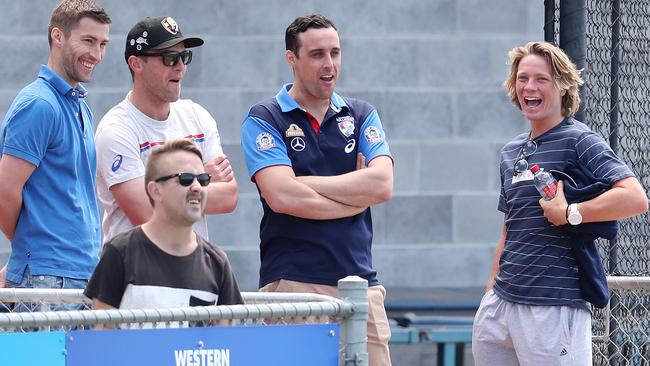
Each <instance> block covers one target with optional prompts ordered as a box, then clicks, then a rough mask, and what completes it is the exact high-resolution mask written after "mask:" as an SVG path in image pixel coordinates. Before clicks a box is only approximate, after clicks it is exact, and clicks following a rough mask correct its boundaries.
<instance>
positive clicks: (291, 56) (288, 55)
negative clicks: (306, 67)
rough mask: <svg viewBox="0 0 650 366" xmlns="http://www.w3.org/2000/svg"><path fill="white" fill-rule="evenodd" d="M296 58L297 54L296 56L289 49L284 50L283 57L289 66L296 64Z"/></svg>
mask: <svg viewBox="0 0 650 366" xmlns="http://www.w3.org/2000/svg"><path fill="white" fill-rule="evenodd" d="M297 58H298V56H296V54H295V53H293V51H291V50H286V51H285V52H284V59H285V60H287V63H288V64H289V66H291V68H293V67H294V66H295V65H296V59H297Z"/></svg>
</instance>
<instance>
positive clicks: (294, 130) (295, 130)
mask: <svg viewBox="0 0 650 366" xmlns="http://www.w3.org/2000/svg"><path fill="white" fill-rule="evenodd" d="M284 135H285V136H286V137H298V136H302V137H304V136H305V133H304V132H303V130H302V129H300V127H298V125H297V124H295V123H292V124H290V125H289V128H287V130H286V131H285V132H284Z"/></svg>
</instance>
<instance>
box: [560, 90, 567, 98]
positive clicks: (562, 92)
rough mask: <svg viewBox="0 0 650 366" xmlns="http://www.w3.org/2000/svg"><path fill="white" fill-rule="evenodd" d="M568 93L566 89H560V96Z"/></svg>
mask: <svg viewBox="0 0 650 366" xmlns="http://www.w3.org/2000/svg"><path fill="white" fill-rule="evenodd" d="M565 95H566V89H562V90H560V96H561V97H563V96H565Z"/></svg>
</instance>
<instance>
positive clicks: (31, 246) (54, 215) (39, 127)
mask: <svg viewBox="0 0 650 366" xmlns="http://www.w3.org/2000/svg"><path fill="white" fill-rule="evenodd" d="M85 96H86V89H84V88H83V86H81V85H78V86H77V87H76V88H73V87H72V86H71V85H70V84H68V82H66V81H65V80H64V79H62V78H61V77H60V76H59V75H58V74H56V73H55V72H54V71H53V70H52V69H50V68H49V67H47V66H45V65H43V66H41V68H40V72H39V75H38V79H36V80H35V81H34V82H32V83H31V84H29V85H27V86H26V87H25V88H23V90H21V91H20V93H19V94H18V96H16V99H15V100H14V102H13V103H12V104H11V107H9V110H8V111H7V114H6V116H5V119H4V123H3V132H2V137H1V138H0V147H1V149H2V150H1V151H2V154H3V155H4V154H7V155H11V156H15V157H17V158H20V159H22V160H25V161H27V162H29V163H31V164H33V165H34V166H35V169H34V171H33V172H32V174H31V176H30V177H29V178H28V179H27V181H26V182H25V186H24V188H23V207H22V209H21V211H20V216H19V218H18V223H17V226H16V232H15V235H14V238H13V240H12V242H11V257H10V258H9V263H8V265H7V279H8V280H10V281H12V282H16V283H20V282H21V280H22V276H23V271H24V270H25V267H26V266H29V270H30V273H31V274H33V275H50V276H61V277H69V278H76V279H88V278H90V275H91V274H92V272H93V270H94V269H95V266H96V265H97V262H98V260H99V245H100V239H101V237H100V227H99V209H98V206H97V200H96V198H95V165H96V163H95V142H94V137H93V135H94V129H93V117H92V114H91V112H90V108H88V104H86V101H85V100H84V98H85Z"/></svg>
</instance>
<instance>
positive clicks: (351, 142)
mask: <svg viewBox="0 0 650 366" xmlns="http://www.w3.org/2000/svg"><path fill="white" fill-rule="evenodd" d="M356 145H357V140H355V139H350V140H348V143H347V145H345V149H343V151H345V153H346V154H349V153H351V152H353V151H354V147H355V146H356Z"/></svg>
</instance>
